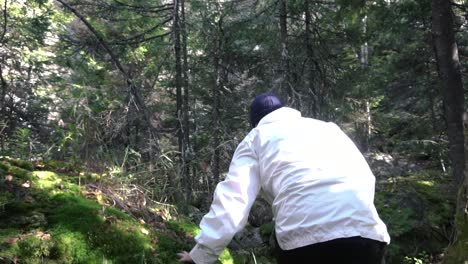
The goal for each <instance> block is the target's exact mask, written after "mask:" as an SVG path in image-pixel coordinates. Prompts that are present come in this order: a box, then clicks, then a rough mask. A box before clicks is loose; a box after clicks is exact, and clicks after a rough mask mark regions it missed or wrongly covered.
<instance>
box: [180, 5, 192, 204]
mask: <svg viewBox="0 0 468 264" xmlns="http://www.w3.org/2000/svg"><path fill="white" fill-rule="evenodd" d="M180 8H181V20H180V22H181V24H180V25H181V27H180V29H181V32H182V55H183V64H182V73H183V84H184V85H183V95H184V97H183V116H184V123H183V126H184V146H183V147H184V152H183V153H184V164H185V166H184V169H185V177H186V179H185V180H184V182H183V183H184V185H183V187H184V191H185V194H186V196H187V198H188V199H190V198H191V195H192V190H191V186H190V184H189V183H190V182H192V181H191V175H190V165H191V164H190V160H191V156H190V122H189V119H190V105H189V100H190V96H189V93H190V87H189V75H188V74H189V70H188V69H189V68H188V55H187V24H186V20H185V0H180Z"/></svg>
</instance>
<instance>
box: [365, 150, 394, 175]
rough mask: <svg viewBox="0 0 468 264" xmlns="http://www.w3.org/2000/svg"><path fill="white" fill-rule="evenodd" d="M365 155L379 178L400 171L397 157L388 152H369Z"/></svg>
mask: <svg viewBox="0 0 468 264" xmlns="http://www.w3.org/2000/svg"><path fill="white" fill-rule="evenodd" d="M364 157H365V158H366V159H367V162H368V163H369V166H370V167H371V169H372V172H373V173H374V174H375V176H376V177H377V178H389V177H393V176H396V175H398V174H399V173H400V169H399V166H396V161H395V158H394V157H393V156H392V155H390V154H388V153H383V152H369V153H365V154H364Z"/></svg>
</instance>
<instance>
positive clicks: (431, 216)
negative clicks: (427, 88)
mask: <svg viewBox="0 0 468 264" xmlns="http://www.w3.org/2000/svg"><path fill="white" fill-rule="evenodd" d="M46 164H47V165H44V164H35V165H33V164H31V163H28V162H23V161H17V160H15V161H12V160H9V159H2V160H0V263H15V262H19V263H165V264H166V263H169V264H170V263H178V261H177V256H176V253H177V252H179V251H181V250H187V251H188V250H190V249H191V247H192V246H193V243H194V240H193V237H194V236H195V235H196V234H197V233H198V232H199V231H200V230H199V229H198V227H197V225H196V224H195V223H193V222H191V221H189V220H186V219H185V218H183V217H181V216H179V217H177V218H172V220H171V221H164V220H160V223H158V225H157V226H153V225H151V224H146V223H145V222H143V223H142V221H141V220H139V219H136V218H135V217H134V216H131V215H129V214H126V213H124V212H122V211H120V210H117V209H116V208H113V207H112V206H109V204H108V203H106V198H105V197H102V196H101V194H94V195H92V196H91V197H90V196H87V195H86V192H84V189H83V186H80V183H81V184H83V182H85V181H87V182H90V181H92V180H93V179H95V178H96V177H91V178H90V177H86V175H85V174H81V176H80V172H79V171H78V170H77V168H76V166H69V165H66V164H63V163H60V162H48V163H46ZM38 165H39V166H38ZM54 166H58V168H55V167H54ZM38 169H39V170H38ZM83 175H85V176H84V177H83ZM80 177H81V178H80ZM98 178H99V177H98ZM98 180H100V181H101V180H102V179H98ZM450 186H451V185H450V179H449V178H448V177H447V176H445V175H441V174H440V173H437V172H430V171H426V172H421V173H418V174H413V175H408V176H405V177H393V178H390V179H388V180H386V181H385V182H379V183H378V191H377V194H376V198H375V203H376V206H377V208H378V212H379V214H380V216H381V218H382V219H383V221H384V222H385V223H386V224H387V226H388V230H389V232H390V235H391V237H392V243H391V245H390V246H389V248H388V254H387V255H388V256H387V263H438V262H439V260H437V256H439V255H440V254H442V253H443V252H444V250H445V248H446V247H447V245H448V244H449V239H450V236H451V234H452V230H453V229H452V227H453V214H454V208H455V196H454V192H453V189H452V188H451V187H450ZM155 211H157V210H155ZM133 215H135V214H133ZM271 232H272V225H266V226H263V227H262V228H261V234H262V235H264V236H269V235H270V234H271ZM449 254H450V252H449ZM271 255H272V253H271V249H269V248H268V247H267V246H266V247H264V248H256V249H251V250H248V251H246V252H243V253H242V252H241V253H240V252H237V253H235V252H230V251H229V250H225V251H224V252H223V253H222V255H221V256H220V259H219V263H224V264H227V263H237V264H239V263H243V264H244V263H264V264H266V263H275V262H274V261H273V260H272V256H271Z"/></svg>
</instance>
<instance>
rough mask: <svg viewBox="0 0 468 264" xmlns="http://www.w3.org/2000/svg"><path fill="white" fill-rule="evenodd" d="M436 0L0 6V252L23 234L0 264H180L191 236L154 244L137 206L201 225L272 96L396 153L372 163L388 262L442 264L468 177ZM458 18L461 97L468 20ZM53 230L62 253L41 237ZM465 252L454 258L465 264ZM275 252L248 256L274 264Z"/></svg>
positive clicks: (461, 5) (180, 234)
mask: <svg viewBox="0 0 468 264" xmlns="http://www.w3.org/2000/svg"><path fill="white" fill-rule="evenodd" d="M432 2H434V1H429V0H399V1H386V0H375V1H343V0H340V1H307V0H292V1H273V0H260V1H256V0H239V1H220V0H215V1H202V0H191V1H186V0H185V1H182V0H177V1H176V0H174V1H160V0H154V1H144V0H119V1H115V0H60V1H57V0H30V1H22V0H3V1H0V55H1V56H0V213H1V214H2V215H3V216H6V217H5V218H2V220H0V222H1V225H2V226H1V229H0V239H2V240H1V241H0V243H2V241H4V240H5V239H8V238H11V237H14V236H16V235H19V234H21V235H26V234H27V236H24V237H22V238H21V239H20V240H19V241H17V242H15V243H12V244H8V243H2V244H1V246H0V257H2V258H3V259H0V261H1V260H4V259H7V260H10V261H14V257H15V256H21V259H22V260H24V261H25V262H29V263H36V262H38V263H40V261H41V259H47V260H50V261H51V262H53V261H56V262H57V263H75V262H76V263H89V262H96V263H100V262H102V261H103V260H106V261H107V260H108V261H114V262H122V263H125V262H127V263H128V262H135V263H139V262H144V261H147V262H150V263H152V262H154V263H171V262H174V261H175V255H174V253H175V252H176V251H177V250H180V249H183V248H185V249H189V248H190V246H189V245H190V243H193V236H194V235H195V233H194V232H196V231H195V230H196V228H195V225H194V224H193V223H192V222H190V221H188V220H187V221H185V222H184V221H179V219H178V220H176V221H173V222H167V223H165V225H167V229H169V230H171V232H173V233H170V234H159V233H157V231H153V230H151V232H150V234H148V235H145V234H142V233H141V232H140V231H139V230H138V228H148V229H151V228H152V229H155V230H157V227H151V228H149V227H143V226H140V224H138V223H137V222H135V219H134V218H138V217H144V216H145V215H147V214H148V210H149V209H142V208H146V207H147V206H146V204H145V205H143V204H144V203H143V202H142V201H143V200H144V199H143V198H142V197H148V199H151V200H152V201H155V202H159V203H161V204H165V205H166V204H175V206H172V205H171V206H163V207H162V208H159V209H158V213H159V214H161V215H170V214H174V211H176V209H175V208H178V209H179V210H181V211H183V212H187V211H190V210H191V209H193V208H191V206H195V207H197V208H198V209H200V210H201V211H198V212H197V213H196V214H195V215H193V214H192V215H191V217H192V218H193V219H194V220H195V222H197V221H199V219H200V215H202V214H203V212H204V211H206V210H207V209H208V205H209V203H210V201H211V197H212V193H213V189H214V187H215V185H216V183H217V182H218V181H220V180H222V179H223V178H224V177H225V174H226V172H227V171H228V166H229V162H230V159H231V157H232V154H233V152H234V150H235V148H236V146H237V144H238V143H239V142H240V141H241V140H242V138H243V137H244V136H245V135H246V134H247V133H248V130H249V128H250V127H249V124H248V121H247V112H248V106H249V103H250V101H251V99H252V98H253V96H254V95H255V94H257V93H260V92H265V91H273V92H276V93H278V94H281V95H283V96H284V97H285V98H286V99H287V101H288V103H289V105H291V106H292V107H295V108H297V109H299V110H301V112H302V113H303V115H304V116H309V117H316V118H320V119H323V120H325V121H332V122H335V123H337V124H338V125H339V126H340V127H342V128H343V129H344V130H345V131H346V133H348V135H349V136H350V137H351V138H352V139H353V140H354V141H355V142H356V143H357V145H358V146H359V148H360V149H361V150H362V151H363V152H364V153H365V154H366V157H372V156H374V154H377V156H378V155H380V154H382V155H387V156H390V157H392V160H391V161H385V162H383V161H381V160H377V161H376V160H373V158H369V161H370V163H371V167H372V169H373V170H374V172H375V174H376V175H377V187H376V189H377V194H376V204H377V206H378V210H379V213H380V214H381V215H382V218H383V220H384V221H385V222H386V223H387V224H388V226H389V231H390V234H391V236H392V239H393V242H392V244H391V245H390V248H389V253H388V259H387V263H439V262H440V261H441V258H442V256H443V252H444V249H445V247H447V246H448V245H449V244H451V243H452V242H453V240H454V239H455V236H453V235H452V234H455V233H456V234H460V235H459V236H458V237H459V239H460V241H464V240H465V238H466V230H465V226H466V222H467V221H466V215H463V214H462V215H460V213H459V212H458V213H456V209H457V204H458V207H460V202H459V201H457V200H456V199H457V197H456V195H455V193H457V192H456V191H455V189H456V188H455V187H453V185H454V181H453V179H452V178H451V177H450V176H449V175H450V174H451V173H452V172H453V168H460V166H458V165H459V164H458V163H459V161H456V164H454V163H452V162H453V154H450V155H449V153H450V146H451V145H450V142H451V140H453V138H449V136H448V130H447V128H448V126H447V124H448V122H447V121H450V120H449V119H450V117H449V116H448V115H447V109H449V110H450V109H451V108H450V107H452V106H453V105H454V103H453V102H447V100H446V99H444V98H445V97H443V96H442V95H443V93H442V92H445V91H447V88H446V87H444V86H442V84H443V83H442V82H440V81H439V73H440V70H441V67H440V66H438V65H439V64H438V62H439V61H438V57H437V56H436V54H435V52H434V42H433V40H434V37H433V36H434V32H433V29H432V25H433V20H432V18H431V12H433V11H434V10H433V7H432V6H431V4H432ZM450 8H451V11H452V14H453V18H454V19H453V25H449V26H450V28H452V29H453V30H454V33H455V39H456V41H457V44H458V53H459V57H460V65H459V66H460V67H459V70H460V72H461V78H462V82H463V83H462V85H463V84H464V83H466V78H465V76H466V67H465V65H466V62H465V61H466V47H467V46H468V45H467V43H468V34H467V32H468V31H467V30H466V26H467V23H466V17H467V16H466V15H467V10H468V6H467V5H466V3H465V2H463V1H455V2H453V3H451V6H450ZM448 88H450V87H448ZM458 96H460V97H464V95H463V94H458ZM447 107H448V108H447ZM458 118H459V117H458ZM379 162H380V163H382V162H383V165H385V166H383V167H380V166H379V164H380V163H379ZM454 165H455V166H454ZM35 170H36V171H35ZM457 170H459V169H457ZM64 175H70V176H64ZM88 184H99V186H120V185H122V186H133V187H132V188H130V190H128V192H127V196H126V198H128V199H129V201H126V202H125V203H130V204H131V205H130V206H129V205H126V204H125V203H122V204H121V205H120V207H119V209H122V210H124V211H125V208H124V207H127V209H129V208H134V207H138V210H139V211H138V210H135V211H132V212H130V213H129V212H126V213H128V215H127V214H124V213H122V212H120V211H116V210H114V209H111V208H110V207H106V208H105V210H103V209H102V208H103V207H102V205H101V204H100V202H102V200H101V199H104V198H103V197H100V196H99V195H98V196H94V198H93V200H92V201H91V200H89V199H86V198H85V197H84V196H83V195H82V194H81V192H82V188H83V186H86V185H88ZM22 185H25V186H30V187H21V186H22ZM109 188H110V187H109ZM26 190H27V191H26ZM465 191H466V190H465ZM460 193H464V192H463V191H460ZM99 197H100V198H99ZM460 197H462V198H463V197H464V196H463V195H462V194H461V195H460ZM88 198H89V197H88ZM462 198H458V199H459V200H460V199H462ZM114 200H115V199H114ZM144 201H145V202H146V201H147V200H144ZM455 214H457V217H455ZM109 219H110V220H109ZM13 220H14V221H16V222H17V224H13ZM31 221H33V222H35V223H36V225H39V226H36V227H29V225H30V222H31ZM454 222H456V223H458V224H457V227H459V229H460V230H459V231H460V232H455V231H454V229H453V228H454V225H453V224H454ZM271 225H272V224H271V223H269V224H266V225H264V226H263V227H262V228H261V231H260V232H261V233H262V235H263V236H264V237H268V236H269V235H270V234H271V232H272V231H271ZM46 230H47V231H48V232H49V233H48V234H49V235H51V239H50V240H45V239H43V238H41V237H38V236H37V234H38V233H39V232H45V231H46ZM463 230H465V232H461V231H463ZM187 234H188V235H187ZM156 238H157V240H158V241H159V242H157V243H156V242H154V239H156ZM122 241H128V243H122ZM189 241H190V242H189ZM123 247H125V248H123ZM455 247H456V248H455V249H449V250H447V254H446V255H447V256H449V257H448V258H447V259H449V258H450V256H454V259H455V260H454V261H461V258H463V257H464V256H462V255H460V254H458V252H461V251H463V250H464V249H466V248H464V246H463V243H461V245H460V246H459V245H457V246H455ZM457 247H460V248H461V249H460V248H457ZM256 250H257V251H256ZM262 250H263V249H251V253H252V254H253V255H255V254H256V253H261V254H264V255H266V256H267V257H266V258H265V259H264V258H263V257H262V256H258V255H257V256H256V261H258V262H259V263H263V262H265V263H268V261H269V260H268V259H270V257H271V252H269V251H268V250H266V251H262ZM122 252H124V253H122ZM466 252H468V249H466ZM224 254H225V255H223V258H226V259H229V260H225V261H228V262H229V261H233V259H234V263H242V261H247V259H251V258H253V257H252V254H250V253H249V254H244V255H242V254H236V253H233V254H232V256H231V255H229V254H228V252H225V253H224ZM228 255H229V256H228ZM457 258H458V259H457ZM225 263H227V262H225Z"/></svg>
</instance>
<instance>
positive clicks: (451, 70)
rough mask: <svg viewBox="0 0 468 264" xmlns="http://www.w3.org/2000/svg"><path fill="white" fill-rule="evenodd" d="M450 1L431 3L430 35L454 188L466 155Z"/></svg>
mask: <svg viewBox="0 0 468 264" xmlns="http://www.w3.org/2000/svg"><path fill="white" fill-rule="evenodd" d="M453 25H454V24H453V17H452V10H451V7H450V1H447V0H433V1H432V35H433V42H434V48H435V54H436V61H437V69H438V73H439V79H440V82H441V85H442V88H443V89H442V95H443V99H444V110H445V118H446V122H447V134H448V137H449V156H450V160H451V162H452V169H453V177H454V179H455V182H456V184H457V186H459V185H461V184H462V182H463V180H464V167H465V153H464V138H463V121H462V115H463V106H464V91H463V83H462V76H461V73H460V61H459V59H458V48H457V43H456V42H455V33H454V30H453Z"/></svg>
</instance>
